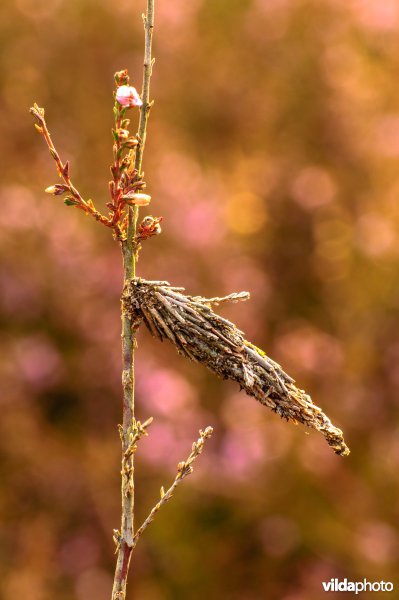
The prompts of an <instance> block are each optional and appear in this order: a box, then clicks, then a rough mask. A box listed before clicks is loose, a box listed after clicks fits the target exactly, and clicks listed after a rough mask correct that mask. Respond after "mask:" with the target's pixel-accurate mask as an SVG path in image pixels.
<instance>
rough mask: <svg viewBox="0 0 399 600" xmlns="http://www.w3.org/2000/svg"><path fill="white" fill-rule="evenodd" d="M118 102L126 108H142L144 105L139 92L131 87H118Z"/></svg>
mask: <svg viewBox="0 0 399 600" xmlns="http://www.w3.org/2000/svg"><path fill="white" fill-rule="evenodd" d="M116 101H117V102H118V103H119V104H120V105H121V106H123V107H125V108H130V107H131V106H142V104H143V101H142V100H141V98H140V96H139V94H138V91H137V90H136V88H134V87H132V86H131V85H121V86H120V87H118V89H117V90H116Z"/></svg>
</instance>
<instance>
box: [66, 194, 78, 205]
mask: <svg viewBox="0 0 399 600" xmlns="http://www.w3.org/2000/svg"><path fill="white" fill-rule="evenodd" d="M64 204H66V205H67V206H77V205H78V202H77V201H76V200H75V199H74V198H72V197H71V196H67V197H66V198H65V200H64Z"/></svg>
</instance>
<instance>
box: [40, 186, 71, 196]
mask: <svg viewBox="0 0 399 600" xmlns="http://www.w3.org/2000/svg"><path fill="white" fill-rule="evenodd" d="M67 190H69V187H68V186H67V185H64V184H62V183H56V184H55V185H50V187H48V188H46V189H45V190H44V191H45V192H46V194H52V195H53V196H61V194H63V193H64V192H66V191H67Z"/></svg>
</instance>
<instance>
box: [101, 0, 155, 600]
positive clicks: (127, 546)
mask: <svg viewBox="0 0 399 600" xmlns="http://www.w3.org/2000/svg"><path fill="white" fill-rule="evenodd" d="M154 1H155V0H147V12H146V14H145V15H144V17H143V18H144V30H145V52H144V74H143V89H142V100H143V105H142V106H141V110H140V121H139V128H138V140H139V144H138V146H137V148H136V153H135V164H134V168H135V169H136V171H137V179H140V175H141V164H142V159H143V150H144V144H145V138H146V131H147V123H148V115H149V111H150V108H151V104H150V102H149V95H150V80H151V70H152V58H151V47H152V31H153V27H154ZM138 210H139V209H138V207H137V206H135V207H133V208H131V207H129V217H128V219H129V220H128V227H127V235H126V240H124V241H123V242H122V244H121V245H122V255H123V269H124V287H125V285H126V283H127V282H128V281H129V280H130V279H132V277H135V275H136V261H137V255H136V235H137V220H138ZM136 329H137V325H135V322H134V320H133V319H132V317H131V315H129V314H128V313H126V312H125V311H124V310H122V365H123V371H122V386H123V424H122V429H121V432H120V433H121V440H122V523H121V530H120V535H119V538H118V541H117V544H118V546H117V554H118V556H117V563H116V569H115V577H114V585H113V589H112V600H124V599H125V598H126V583H127V576H128V571H129V563H130V557H131V553H132V549H133V539H134V462H133V458H134V452H129V448H130V447H131V440H132V438H134V436H135V434H136V433H137V423H136V421H135V418H134V350H135V341H136Z"/></svg>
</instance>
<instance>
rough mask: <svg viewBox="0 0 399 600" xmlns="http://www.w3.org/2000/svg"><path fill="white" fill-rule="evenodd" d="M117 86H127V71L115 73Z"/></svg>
mask: <svg viewBox="0 0 399 600" xmlns="http://www.w3.org/2000/svg"><path fill="white" fill-rule="evenodd" d="M114 78H115V81H116V84H117V85H127V84H128V83H129V74H128V71H127V69H123V70H122V71H117V72H116V73H115V75H114Z"/></svg>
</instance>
